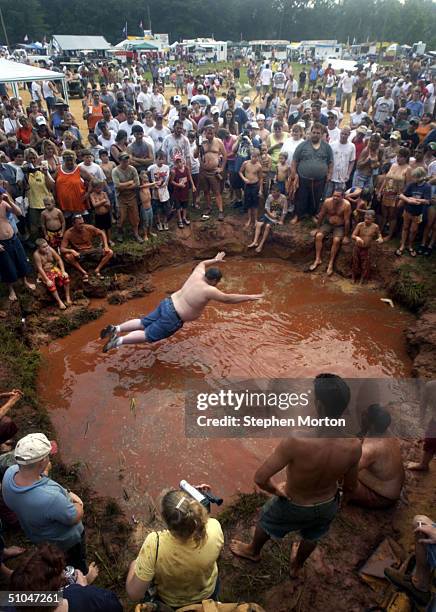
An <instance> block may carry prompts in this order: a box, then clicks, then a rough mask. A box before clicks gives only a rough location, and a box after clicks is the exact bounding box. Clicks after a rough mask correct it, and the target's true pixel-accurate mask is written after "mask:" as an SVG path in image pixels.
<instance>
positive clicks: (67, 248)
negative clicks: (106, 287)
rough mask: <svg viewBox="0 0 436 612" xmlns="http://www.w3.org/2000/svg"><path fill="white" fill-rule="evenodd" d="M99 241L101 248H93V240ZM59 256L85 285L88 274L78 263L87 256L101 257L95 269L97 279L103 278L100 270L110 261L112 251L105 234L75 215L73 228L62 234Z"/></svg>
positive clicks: (80, 216)
mask: <svg viewBox="0 0 436 612" xmlns="http://www.w3.org/2000/svg"><path fill="white" fill-rule="evenodd" d="M94 238H98V239H100V240H101V243H102V247H101V246H100V247H98V248H95V247H94V245H93V239H94ZM61 254H62V255H63V256H64V257H65V260H66V261H68V263H69V264H71V265H72V266H73V268H76V270H78V271H79V272H80V274H81V275H82V280H83V281H84V282H85V283H86V282H87V281H88V280H89V276H88V273H87V272H86V270H84V269H83V268H82V266H81V265H80V262H83V259H84V258H85V257H87V256H89V255H103V256H102V258H101V260H100V263H99V264H98V266H97V267H96V269H95V274H96V276H97V277H98V278H103V277H102V275H101V273H100V272H101V269H102V268H103V267H104V266H105V265H106V264H107V263H108V262H109V261H110V259H112V257H113V255H114V254H113V251H112V250H111V249H110V248H109V245H108V242H107V238H106V234H105V233H104V232H102V231H101V230H99V229H97V228H96V227H94V226H93V225H87V224H86V223H85V222H84V220H83V217H82V215H75V216H74V218H73V226H72V227H71V228H70V229H69V230H67V231H66V232H65V234H64V237H63V239H62V244H61Z"/></svg>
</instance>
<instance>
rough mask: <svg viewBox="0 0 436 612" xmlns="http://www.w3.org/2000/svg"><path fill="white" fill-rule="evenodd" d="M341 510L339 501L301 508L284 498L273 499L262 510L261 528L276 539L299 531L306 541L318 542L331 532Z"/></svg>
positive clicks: (333, 500) (335, 499)
mask: <svg viewBox="0 0 436 612" xmlns="http://www.w3.org/2000/svg"><path fill="white" fill-rule="evenodd" d="M338 509H339V499H338V496H336V497H335V498H334V499H332V500H330V501H327V502H324V503H322V504H316V505H314V506H299V505H298V504H294V503H292V502H291V501H290V500H289V499H285V498H284V497H272V498H271V499H270V500H268V501H267V502H266V504H265V505H264V507H263V508H262V514H261V516H260V526H261V527H262V529H263V530H264V531H265V532H266V533H267V534H268V535H269V536H270V537H271V538H275V539H281V538H284V537H285V536H286V535H287V534H288V533H290V532H291V531H299V532H300V534H301V537H302V538H303V539H304V540H312V541H317V540H319V539H320V537H321V536H323V535H324V534H325V533H327V531H328V530H329V527H330V523H331V522H332V520H333V519H334V518H335V516H336V514H337V512H338Z"/></svg>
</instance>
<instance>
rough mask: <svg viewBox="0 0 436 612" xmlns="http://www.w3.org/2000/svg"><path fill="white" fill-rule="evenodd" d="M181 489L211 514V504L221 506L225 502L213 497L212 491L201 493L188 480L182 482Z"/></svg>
mask: <svg viewBox="0 0 436 612" xmlns="http://www.w3.org/2000/svg"><path fill="white" fill-rule="evenodd" d="M179 487H180V488H181V489H182V491H184V492H185V493H187V494H188V495H189V496H190V497H192V498H193V499H195V500H196V501H198V502H199V503H200V504H201V505H202V506H204V507H205V508H206V509H207V511H208V512H210V505H211V504H216V505H217V506H221V504H222V503H223V500H222V499H221V497H216V495H213V493H212V492H211V491H204V490H203V491H199V489H196V488H195V487H193V486H192V485H191V484H189V482H187V481H186V480H181V481H180V484H179Z"/></svg>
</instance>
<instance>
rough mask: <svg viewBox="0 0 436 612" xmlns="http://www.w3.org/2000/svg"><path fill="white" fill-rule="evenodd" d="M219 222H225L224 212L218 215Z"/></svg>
mask: <svg viewBox="0 0 436 612" xmlns="http://www.w3.org/2000/svg"><path fill="white" fill-rule="evenodd" d="M218 221H224V214H223V213H222V212H219V213H218Z"/></svg>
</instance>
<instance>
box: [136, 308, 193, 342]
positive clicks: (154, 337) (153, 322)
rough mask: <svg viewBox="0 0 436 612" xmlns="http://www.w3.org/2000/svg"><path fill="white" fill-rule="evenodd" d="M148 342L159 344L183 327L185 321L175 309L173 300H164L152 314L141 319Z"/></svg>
mask: <svg viewBox="0 0 436 612" xmlns="http://www.w3.org/2000/svg"><path fill="white" fill-rule="evenodd" d="M141 323H142V325H143V326H144V331H145V337H146V340H147V342H158V341H159V340H163V339H164V338H168V337H169V336H172V335H173V334H175V333H176V331H178V330H179V329H180V328H181V327H183V321H182V319H181V318H180V317H179V315H178V313H177V311H176V309H175V308H174V304H173V300H172V299H171V298H170V297H168V298H165V299H164V300H162V301H161V302H160V304H159V306H158V307H157V308H155V310H153V312H150V314H148V315H145V316H143V317H141Z"/></svg>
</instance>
